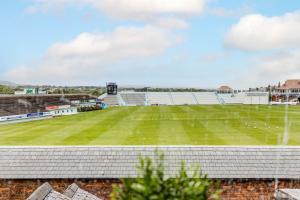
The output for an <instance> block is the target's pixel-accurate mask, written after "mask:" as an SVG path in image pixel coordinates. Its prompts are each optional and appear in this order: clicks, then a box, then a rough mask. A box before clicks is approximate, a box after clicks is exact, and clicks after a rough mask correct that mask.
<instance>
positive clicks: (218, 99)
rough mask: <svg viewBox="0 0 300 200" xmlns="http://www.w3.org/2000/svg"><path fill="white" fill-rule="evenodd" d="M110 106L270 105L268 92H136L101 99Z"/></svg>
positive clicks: (121, 93)
mask: <svg viewBox="0 0 300 200" xmlns="http://www.w3.org/2000/svg"><path fill="white" fill-rule="evenodd" d="M99 98H100V99H101V100H102V101H103V102H104V103H105V104H107V105H110V106H151V105H221V104H268V103H269V97H268V93H267V92H260V93H258V92H255V93H254V92H247V93H245V92H243V93H217V92H134V91H128V92H127V91H123V92H120V93H118V94H115V95H109V94H104V95H101V96H100V97H99Z"/></svg>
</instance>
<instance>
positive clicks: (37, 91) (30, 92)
mask: <svg viewBox="0 0 300 200" xmlns="http://www.w3.org/2000/svg"><path fill="white" fill-rule="evenodd" d="M38 94H47V91H45V90H43V89H40V88H24V89H23V90H19V91H15V95H38Z"/></svg>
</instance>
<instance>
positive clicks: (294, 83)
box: [275, 79, 300, 94]
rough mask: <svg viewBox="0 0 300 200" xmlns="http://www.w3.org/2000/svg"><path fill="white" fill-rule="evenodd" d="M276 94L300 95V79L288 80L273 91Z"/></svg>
mask: <svg viewBox="0 0 300 200" xmlns="http://www.w3.org/2000/svg"><path fill="white" fill-rule="evenodd" d="M275 91H276V92H277V93H281V94H293V93H298V94H300V79H290V80H287V81H285V83H284V84H283V85H281V86H279V87H277V88H276V89H275Z"/></svg>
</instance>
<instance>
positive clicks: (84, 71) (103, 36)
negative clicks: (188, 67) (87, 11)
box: [6, 26, 181, 84]
mask: <svg viewBox="0 0 300 200" xmlns="http://www.w3.org/2000/svg"><path fill="white" fill-rule="evenodd" d="M180 40H181V39H180V38H178V37H177V36H174V35H173V34H172V33H171V32H169V31H166V30H165V29H161V28H157V27H153V26H144V27H139V28H137V27H120V28H117V29H116V30H115V31H114V32H112V33H82V34H80V35H79V36H77V37H76V38H75V39H73V40H72V41H70V42H66V43H56V44H54V45H53V46H52V47H50V48H49V50H48V51H47V53H46V54H45V56H44V57H43V58H42V59H40V60H38V61H37V62H36V63H35V64H34V65H33V67H32V66H23V67H18V68H15V69H13V70H11V71H9V72H8V73H7V74H6V78H7V79H8V80H14V81H18V82H21V83H22V82H23V83H54V84H58V83H66V82H68V83H71V82H72V81H74V82H76V81H77V82H78V81H79V80H80V82H84V81H87V82H89V81H90V80H91V79H93V78H94V79H95V78H100V77H102V76H103V75H104V74H105V73H107V72H109V71H111V70H113V71H115V72H117V71H118V67H119V65H118V64H119V63H120V62H125V61H127V60H128V59H135V60H137V59H138V58H143V59H144V58H149V57H154V56H159V55H160V54H162V53H164V52H165V51H166V50H167V49H168V48H169V47H171V46H172V45H175V44H177V43H178V42H180ZM122 66H123V65H122ZM123 67H124V68H126V67H127V68H128V67H129V68H130V66H128V65H124V66H123ZM139 70H142V69H139Z"/></svg>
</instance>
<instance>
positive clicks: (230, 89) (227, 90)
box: [218, 85, 233, 93]
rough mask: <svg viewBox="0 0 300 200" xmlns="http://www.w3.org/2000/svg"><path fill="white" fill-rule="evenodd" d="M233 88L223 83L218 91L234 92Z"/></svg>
mask: <svg viewBox="0 0 300 200" xmlns="http://www.w3.org/2000/svg"><path fill="white" fill-rule="evenodd" d="M232 92H233V89H232V88H231V87H229V86H226V85H222V86H221V87H219V88H218V93H232Z"/></svg>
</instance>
